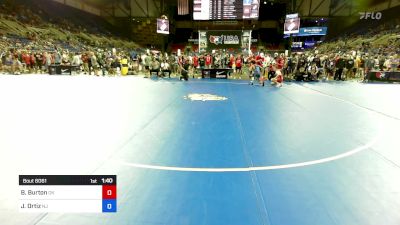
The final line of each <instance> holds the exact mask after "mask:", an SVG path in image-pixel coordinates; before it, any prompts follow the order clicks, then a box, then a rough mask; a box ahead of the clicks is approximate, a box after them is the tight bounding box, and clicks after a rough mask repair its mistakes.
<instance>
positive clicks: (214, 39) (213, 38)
mask: <svg viewBox="0 0 400 225" xmlns="http://www.w3.org/2000/svg"><path fill="white" fill-rule="evenodd" d="M222 42H223V36H212V35H210V43H212V44H215V45H219V44H222Z"/></svg>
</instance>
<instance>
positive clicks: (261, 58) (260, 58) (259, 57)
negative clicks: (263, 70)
mask: <svg viewBox="0 0 400 225" xmlns="http://www.w3.org/2000/svg"><path fill="white" fill-rule="evenodd" d="M256 63H257V65H259V66H261V67H262V66H263V63H264V53H260V54H258V55H257V56H256Z"/></svg>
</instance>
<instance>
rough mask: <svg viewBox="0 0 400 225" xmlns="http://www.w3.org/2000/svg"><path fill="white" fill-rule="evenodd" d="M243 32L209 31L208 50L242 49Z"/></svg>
mask: <svg viewBox="0 0 400 225" xmlns="http://www.w3.org/2000/svg"><path fill="white" fill-rule="evenodd" d="M241 39H242V32H241V31H208V32H207V48H208V49H225V48H241V47H242V46H241V44H242V40H241Z"/></svg>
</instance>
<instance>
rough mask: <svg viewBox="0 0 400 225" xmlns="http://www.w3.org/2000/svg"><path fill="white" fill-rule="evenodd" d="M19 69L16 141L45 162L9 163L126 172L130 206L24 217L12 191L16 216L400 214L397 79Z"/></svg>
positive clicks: (288, 221) (174, 220) (303, 220)
mask: <svg viewBox="0 0 400 225" xmlns="http://www.w3.org/2000/svg"><path fill="white" fill-rule="evenodd" d="M18 79H20V80H19V81H18V82H17V81H15V80H14V79H11V78H8V79H6V78H2V80H3V81H2V83H3V84H1V85H0V86H2V87H3V90H2V91H0V93H1V94H2V97H1V103H2V104H3V105H4V106H6V112H4V111H3V112H1V113H0V115H1V116H2V118H3V119H2V121H3V122H4V123H5V124H6V125H5V127H6V128H12V127H16V128H15V129H18V130H19V131H18V132H17V131H14V132H12V133H11V134H10V133H9V132H7V133H8V135H10V137H11V138H14V139H15V141H6V142H5V143H4V144H3V149H4V148H5V149H6V151H5V152H6V159H8V161H11V160H17V158H18V157H17V156H15V155H14V154H16V153H13V152H15V151H16V149H17V150H19V151H23V152H24V153H23V154H29V159H36V160H37V161H36V162H40V163H39V164H32V163H31V164H29V163H27V164H23V163H21V164H20V165H19V167H18V168H16V166H15V165H11V164H10V163H8V164H5V165H7V168H2V171H4V170H7V169H8V168H14V169H11V170H10V171H12V172H6V173H7V174H8V177H10V178H11V177H15V176H17V175H18V174H35V173H36V174H50V173H57V174H115V175H117V177H118V200H117V204H118V206H117V213H113V214H68V213H57V214H56V213H46V214H18V217H19V218H20V219H15V218H10V217H11V216H15V215H17V210H16V208H14V207H15V206H14V204H13V203H10V202H11V201H12V197H10V196H5V195H4V194H3V195H2V198H3V199H5V200H6V201H4V202H3V203H2V204H3V205H2V207H1V208H0V212H1V213H0V214H2V215H4V216H0V218H1V219H2V220H5V221H8V223H5V224H7V225H8V224H37V225H48V224H60V225H71V224H74V225H80V224H82V225H83V224H109V225H125V224H126V225H128V224H129V225H345V224H346V225H378V224H379V225H380V224H382V225H383V224H384V225H398V224H400V213H399V212H400V147H399V146H400V145H399V134H400V123H399V120H400V105H399V104H398V102H399V97H400V88H399V86H398V85H391V84H361V83H352V82H343V83H342V82H327V83H323V82H320V83H285V84H284V85H283V87H281V88H276V87H272V86H269V85H266V86H265V87H261V86H251V85H248V84H247V82H245V81H230V80H226V81H222V80H190V81H188V82H179V81H176V80H168V79H163V80H152V79H143V78H137V77H122V78H107V77H105V78H101V77H100V78H97V77H49V76H43V77H36V78H32V77H25V78H20V77H18ZM20 82H22V83H23V84H25V85H23V84H22V85H21V83H20ZM17 83H18V84H19V86H20V87H21V88H25V89H24V93H29V94H26V95H24V94H20V93H18V92H17V91H16V90H15V89H12V88H8V89H7V88H6V86H7V87H10V86H12V85H16V84H17ZM5 84H7V85H5ZM38 85H40V87H39V86H38ZM4 88H6V90H4ZM5 94H8V95H7V96H13V97H12V98H13V100H12V101H11V100H10V99H6V98H5V97H4V95H5ZM16 102H18V104H17V103H16ZM29 110H30V111H29ZM23 112H26V113H23ZM27 112H29V113H27ZM2 114H3V115H2ZM6 116H8V117H7V119H4V118H5V117H6ZM21 120H22V121H21ZM7 121H8V123H7ZM10 121H14V122H10ZM40 121H41V122H40ZM41 124H42V125H41ZM43 124H44V125H43ZM39 125H40V126H39ZM23 127H29V128H27V129H28V130H29V131H24V130H22V131H21V128H23ZM6 128H0V131H3V132H6V131H5V129H6ZM35 131H38V132H35ZM57 132H58V133H59V134H58V135H57ZM46 135H48V136H46ZM50 138H52V140H51V141H50ZM38 139H40V141H38ZM54 139H55V141H54ZM18 140H20V141H25V143H28V144H26V145H23V146H24V147H21V146H22V144H19V143H20V142H18ZM49 141H50V142H51V143H50V144H49V143H47V142H49ZM43 143H47V144H43ZM26 146H29V149H28V147H26ZM30 151H35V152H36V153H40V152H42V153H43V154H47V157H39V156H37V155H36V154H33V153H32V152H31V153H26V152H30ZM25 161H26V162H30V161H29V160H28V156H26V160H25ZM86 162H87V163H86ZM17 164H18V163H17ZM3 167H6V166H3ZM8 188H9V189H11V188H12V187H8ZM7 202H8V203H7Z"/></svg>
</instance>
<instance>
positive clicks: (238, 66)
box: [235, 55, 242, 75]
mask: <svg viewBox="0 0 400 225" xmlns="http://www.w3.org/2000/svg"><path fill="white" fill-rule="evenodd" d="M235 64H236V73H238V74H240V75H241V74H242V56H241V55H238V57H237V58H236V62H235Z"/></svg>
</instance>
